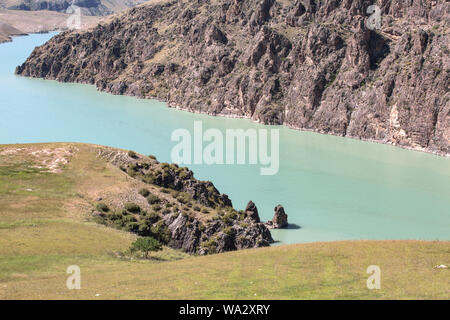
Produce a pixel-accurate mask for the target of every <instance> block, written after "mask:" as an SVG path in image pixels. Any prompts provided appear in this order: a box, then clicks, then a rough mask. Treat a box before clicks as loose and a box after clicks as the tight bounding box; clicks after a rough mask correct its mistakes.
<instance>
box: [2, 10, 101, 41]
mask: <svg viewBox="0 0 450 320" xmlns="http://www.w3.org/2000/svg"><path fill="white" fill-rule="evenodd" d="M68 17H69V15H68V14H66V13H61V12H56V11H23V10H7V9H0V21H1V24H0V43H1V42H6V41H11V36H14V35H21V34H28V33H36V32H47V31H54V30H64V29H66V28H67V19H68ZM98 21H100V18H99V17H94V16H83V18H82V19H81V28H88V27H90V26H93V25H95V24H96V23H97V22H98Z"/></svg>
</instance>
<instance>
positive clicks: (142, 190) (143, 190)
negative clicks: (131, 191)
mask: <svg viewBox="0 0 450 320" xmlns="http://www.w3.org/2000/svg"><path fill="white" fill-rule="evenodd" d="M139 194H140V195H141V196H143V197H148V195H149V194H150V191H148V189H146V188H142V189H140V190H139Z"/></svg>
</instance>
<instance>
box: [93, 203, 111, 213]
mask: <svg viewBox="0 0 450 320" xmlns="http://www.w3.org/2000/svg"><path fill="white" fill-rule="evenodd" d="M95 207H96V208H97V210H98V211H101V212H108V211H109V207H108V205H106V203H103V202H100V203H97V205H96V206H95Z"/></svg>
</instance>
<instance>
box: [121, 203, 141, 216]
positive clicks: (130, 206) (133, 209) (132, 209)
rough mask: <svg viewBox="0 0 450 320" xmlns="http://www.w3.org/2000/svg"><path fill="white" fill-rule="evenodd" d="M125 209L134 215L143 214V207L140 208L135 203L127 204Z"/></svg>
mask: <svg viewBox="0 0 450 320" xmlns="http://www.w3.org/2000/svg"><path fill="white" fill-rule="evenodd" d="M124 208H125V210H127V211H129V212H132V213H139V212H141V207H139V206H138V205H137V204H136V203H133V202H127V203H125V206H124Z"/></svg>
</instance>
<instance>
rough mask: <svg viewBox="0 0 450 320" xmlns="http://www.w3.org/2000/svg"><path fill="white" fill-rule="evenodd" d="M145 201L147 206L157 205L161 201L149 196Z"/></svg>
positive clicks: (156, 197) (154, 196) (152, 195)
mask: <svg viewBox="0 0 450 320" xmlns="http://www.w3.org/2000/svg"><path fill="white" fill-rule="evenodd" d="M147 201H148V203H149V204H156V203H159V202H160V201H161V200H160V199H159V197H158V196H156V195H154V194H151V195H149V196H148V197H147Z"/></svg>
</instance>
